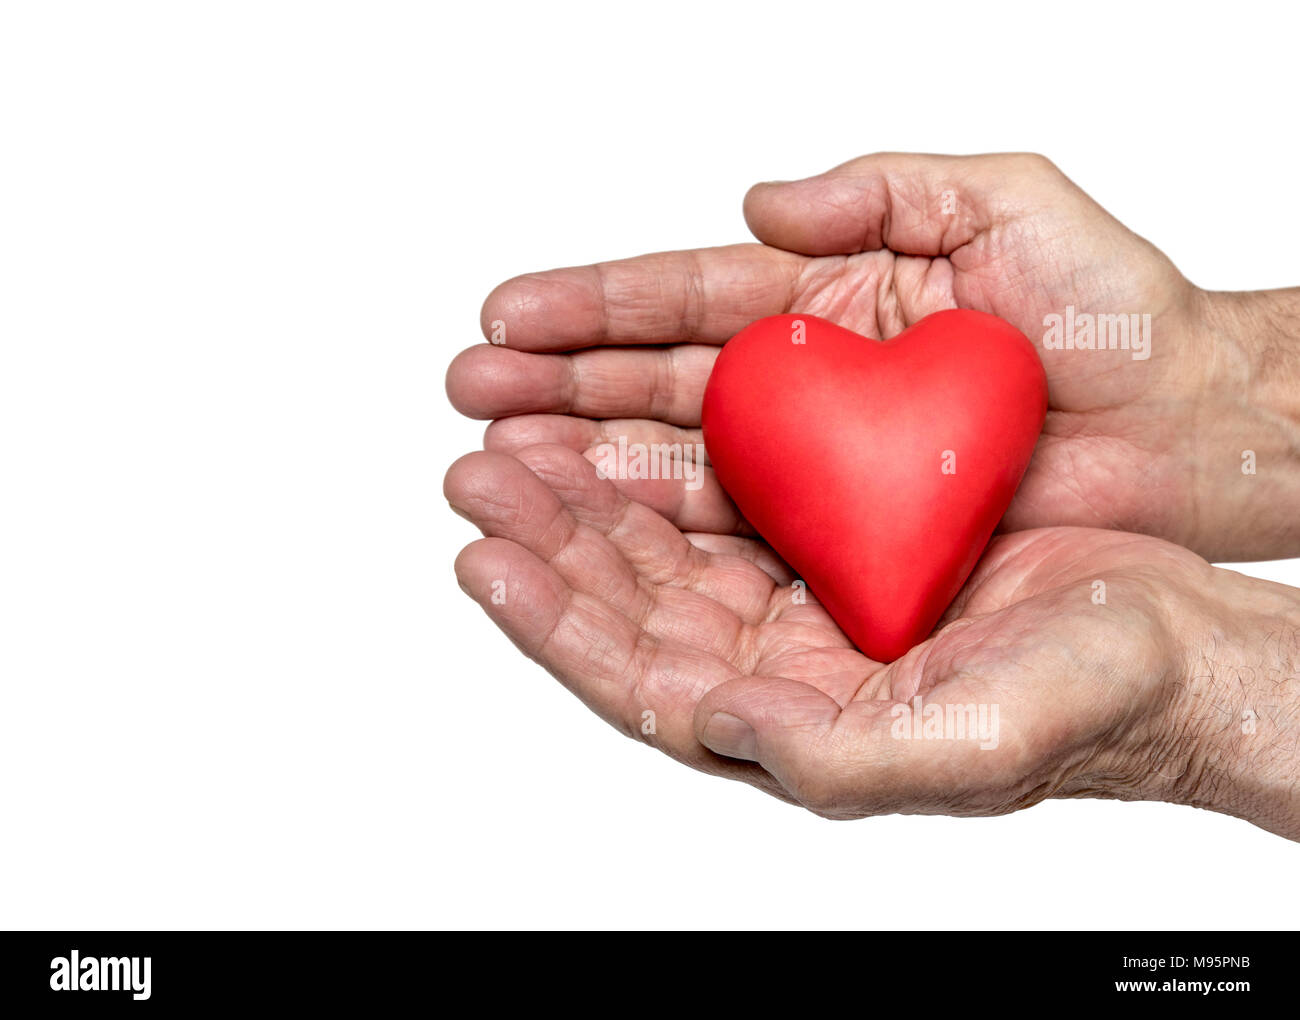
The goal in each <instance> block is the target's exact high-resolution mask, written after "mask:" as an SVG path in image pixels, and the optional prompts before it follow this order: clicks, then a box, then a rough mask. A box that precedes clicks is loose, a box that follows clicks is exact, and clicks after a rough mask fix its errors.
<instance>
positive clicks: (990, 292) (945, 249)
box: [447, 155, 1300, 559]
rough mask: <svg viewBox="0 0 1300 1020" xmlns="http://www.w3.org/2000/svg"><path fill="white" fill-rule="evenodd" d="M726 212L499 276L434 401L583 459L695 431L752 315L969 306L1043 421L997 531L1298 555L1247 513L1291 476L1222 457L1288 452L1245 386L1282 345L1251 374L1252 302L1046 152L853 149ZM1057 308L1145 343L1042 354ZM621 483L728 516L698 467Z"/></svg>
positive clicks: (1290, 525)
mask: <svg viewBox="0 0 1300 1020" xmlns="http://www.w3.org/2000/svg"><path fill="white" fill-rule="evenodd" d="M949 194H950V196H951V197H948V196H949ZM946 203H947V204H946ZM945 208H952V209H954V210H955V211H954V212H953V213H951V214H947V213H944V212H943V211H942V210H944V209H945ZM745 213H746V218H747V220H748V222H749V224H750V227H751V229H752V230H753V231H754V233H755V235H756V236H757V237H758V238H759V239H760V240H761V241H763V242H765V243H764V244H761V245H755V244H750V245H736V246H732V247H727V248H713V249H703V250H699V251H689V252H671V253H666V254H659V255H648V256H643V257H641V258H636V259H629V260H626V261H623V262H610V263H603V264H600V265H598V266H588V267H581V268H576V269H562V270H554V271H550V272H545V273H537V274H532V275H529V276H523V277H518V278H516V279H514V280H510V281H508V282H507V283H505V284H502V285H501V286H500V287H498V288H497V289H496V290H495V291H494V292H493V293H492V295H491V296H490V297H489V298H488V300H487V302H486V303H485V305H484V309H483V323H484V328H485V331H488V332H490V324H491V323H493V322H498V323H504V326H505V331H506V344H505V345H504V346H494V345H478V346H476V347H473V348H471V349H470V350H468V351H466V352H464V353H463V354H462V355H460V357H459V358H457V359H456V361H455V362H454V363H453V365H452V367H451V370H450V371H449V373H448V380H447V389H448V393H449V395H450V397H451V399H452V402H453V403H454V404H455V405H456V406H457V407H458V408H459V409H460V410H462V411H463V412H464V413H466V414H468V415H470V416H472V417H478V418H496V419H502V418H504V419H505V420H504V421H499V422H497V423H496V424H494V425H493V426H492V427H491V428H489V430H488V433H487V438H486V445H487V446H488V448H489V449H496V450H501V451H504V452H510V451H512V450H517V449H521V448H522V447H524V446H527V445H531V444H534V443H539V442H557V443H561V444H563V445H567V446H571V447H573V448H574V449H580V450H581V449H586V448H588V447H590V446H593V445H595V444H596V443H597V442H599V441H601V438H602V437H603V436H606V435H611V434H617V433H622V434H626V435H628V436H629V439H630V440H631V441H633V442H646V443H652V442H661V441H662V442H673V441H677V442H692V443H693V442H699V441H700V435H699V430H698V425H699V420H700V405H701V400H702V397H703V392H704V385H705V382H706V381H707V379H708V375H709V370H710V368H711V366H712V364H713V359H714V357H716V355H717V351H718V345H720V344H722V343H724V342H725V341H726V340H727V339H728V338H730V337H731V336H732V335H734V334H735V333H736V332H738V331H739V330H740V329H741V328H742V327H744V326H745V325H747V324H748V323H750V322H752V321H753V320H755V319H758V318H761V317H763V316H766V315H775V314H778V313H785V312H807V313H811V314H815V315H820V316H823V317H825V318H828V319H831V320H832V321H835V322H837V323H839V324H840V325H843V326H846V327H847V328H849V329H853V330H856V331H858V332H860V333H863V334H864V335H867V336H874V337H878V338H881V339H887V338H889V337H891V336H894V335H895V334H897V333H899V332H901V331H902V330H903V329H905V328H906V327H907V326H909V325H910V324H912V323H913V322H915V321H917V320H918V319H920V318H922V317H924V316H925V315H928V314H930V313H931V312H934V311H938V310H939V309H943V308H954V307H962V308H974V309H978V310H980V311H986V312H992V313H993V314H995V315H999V316H1001V317H1002V318H1004V319H1007V320H1008V321H1010V322H1012V323H1014V324H1015V325H1016V326H1017V327H1018V328H1020V329H1021V330H1022V331H1023V332H1024V333H1025V334H1026V335H1027V336H1028V337H1029V338H1030V340H1031V341H1033V342H1034V343H1035V345H1036V346H1037V347H1038V348H1039V352H1040V355H1041V356H1042V358H1043V363H1044V367H1045V368H1046V371H1047V375H1048V382H1049V393H1050V407H1049V410H1048V415H1047V421H1046V424H1045V426H1044V429H1043V435H1042V438H1041V440H1040V442H1039V445H1038V449H1037V452H1036V454H1035V457H1034V460H1033V463H1032V465H1031V466H1030V470H1029V473H1028V475H1027V476H1026V478H1025V480H1024V483H1023V484H1022V486H1021V488H1020V491H1019V493H1018V494H1017V496H1016V498H1015V501H1014V502H1013V503H1012V505H1011V507H1010V509H1009V511H1008V513H1007V515H1006V518H1005V520H1004V522H1003V528H1004V529H1006V530H1012V531H1014V530H1020V529H1023V528H1037V527H1049V526H1059V525H1078V526H1087V527H1105V528H1114V529H1118V530H1125V531H1136V532H1141V533H1143V534H1150V535H1155V536H1157V537H1161V538H1166V539H1168V540H1170V541H1173V542H1177V543H1179V544H1181V545H1185V546H1187V547H1189V548H1191V549H1193V550H1195V551H1197V552H1198V553H1200V554H1202V555H1203V556H1206V557H1208V558H1211V559H1259V558H1267V557H1269V556H1282V555H1292V554H1295V553H1296V552H1297V551H1300V534H1297V533H1296V527H1297V526H1296V525H1295V524H1294V522H1293V521H1290V520H1288V521H1280V520H1279V521H1274V520H1272V519H1271V518H1267V517H1266V515H1267V514H1268V513H1269V512H1270V511H1268V510H1267V509H1266V506H1271V505H1273V504H1274V503H1276V502H1277V501H1282V502H1283V503H1285V502H1286V501H1287V500H1289V501H1290V505H1292V506H1295V505H1300V504H1298V503H1297V501H1300V472H1296V473H1295V477H1292V475H1290V474H1288V475H1287V477H1286V479H1285V483H1284V484H1283V483H1282V482H1280V481H1279V482H1278V487H1277V488H1276V489H1271V490H1269V491H1267V492H1265V491H1262V490H1263V486H1262V485H1253V486H1247V485H1243V483H1242V481H1241V474H1240V471H1239V470H1238V468H1239V464H1240V460H1239V458H1240V452H1241V450H1242V449H1243V448H1245V447H1250V448H1251V449H1254V450H1256V451H1258V452H1259V456H1260V457H1270V458H1273V459H1274V460H1277V459H1282V458H1283V456H1287V457H1288V458H1290V459H1292V460H1293V459H1294V453H1295V449H1296V447H1297V444H1300V428H1297V426H1296V423H1295V421H1294V420H1291V419H1286V418H1284V417H1280V416H1279V415H1278V414H1276V413H1274V410H1273V409H1272V408H1270V407H1269V406H1268V401H1267V400H1262V399H1261V396H1262V394H1260V393H1259V392H1258V390H1259V388H1260V387H1263V386H1266V385H1268V383H1267V382H1266V380H1265V378H1263V377H1264V376H1265V375H1273V374H1275V373H1278V372H1279V370H1284V371H1285V373H1286V376H1287V378H1288V379H1294V380H1295V381H1296V382H1297V383H1300V373H1293V369H1294V365H1293V364H1292V362H1293V361H1294V359H1289V360H1288V364H1287V365H1286V366H1279V365H1278V364H1276V363H1272V364H1270V365H1269V366H1268V373H1264V372H1262V371H1261V370H1260V368H1259V365H1260V363H1261V361H1262V360H1263V359H1264V356H1265V355H1266V353H1267V351H1268V349H1269V347H1270V345H1269V343H1268V341H1267V340H1265V339H1262V338H1261V336H1260V332H1261V331H1260V330H1259V328H1258V327H1257V325H1256V323H1254V322H1253V321H1252V320H1253V319H1254V318H1258V317H1260V316H1257V315H1254V314H1253V311H1252V309H1250V308H1244V309H1243V308H1238V304H1240V302H1237V301H1233V300H1229V299H1227V298H1226V297H1225V298H1224V299H1223V300H1212V296H1211V295H1208V294H1206V292H1204V291H1201V290H1199V289H1198V288H1196V287H1194V286H1193V285H1192V284H1190V283H1189V282H1188V281H1187V280H1186V279H1184V278H1183V276H1182V275H1181V274H1180V273H1179V272H1178V271H1177V269H1175V268H1174V266H1173V264H1172V263H1171V262H1170V261H1169V260H1168V259H1167V258H1165V257H1164V256H1163V255H1162V254H1161V253H1160V252H1159V251H1158V250H1156V249H1155V248H1154V247H1153V246H1152V245H1150V244H1149V243H1148V242H1146V241H1144V240H1143V239H1142V238H1140V237H1138V236H1137V235H1135V234H1133V233H1132V232H1130V231H1129V230H1128V229H1126V228H1125V227H1124V226H1123V225H1121V224H1120V223H1119V222H1117V221H1116V220H1115V219H1114V218H1113V217H1111V216H1110V215H1109V214H1108V213H1107V212H1106V211H1105V210H1103V209H1102V208H1101V207H1100V206H1098V205H1097V204H1096V203H1095V202H1093V201H1092V199H1090V198H1089V197H1088V196H1087V195H1085V194H1084V193H1083V192H1082V191H1081V190H1079V188H1078V187H1076V186H1075V185H1074V184H1073V183H1072V182H1071V181H1069V180H1068V179H1067V178H1066V177H1065V176H1064V175H1063V174H1061V173H1060V171H1058V170H1057V169H1056V168H1055V167H1054V166H1053V165H1052V164H1051V163H1049V162H1048V161H1046V160H1044V159H1043V158H1042V157H1039V156H1030V155H1009V156H978V157H940V156H903V155H884V156H869V157H864V158H863V159H860V160H855V161H853V162H851V163H848V164H845V165H844V166H842V167H839V168H837V169H836V170H833V171H831V172H829V173H827V174H824V175H822V176H820V177H814V178H811V179H809V180H806V181H798V182H790V183H779V184H763V185H758V186H756V187H755V188H754V189H752V190H751V191H750V193H749V195H748V196H747V198H746V201H745ZM1067 305H1073V306H1074V307H1075V309H1076V310H1077V311H1080V312H1082V311H1092V312H1104V313H1108V314H1113V313H1140V314H1149V315H1150V316H1151V318H1152V325H1151V333H1152V343H1151V356H1150V358H1149V359H1147V360H1134V358H1133V356H1132V353H1131V352H1128V351H1123V350H1117V351H1062V350H1046V349H1044V348H1043V345H1042V339H1043V335H1044V333H1045V328H1044V324H1043V320H1044V317H1045V316H1046V315H1049V314H1058V315H1059V314H1064V311H1065V308H1066V306H1067ZM648 344H655V345H665V344H670V345H672V346H668V347H657V348H646V347H645V346H643V345H648ZM629 345H637V349H628V346H629ZM583 348H596V349H585V350H583ZM575 351H576V353H574V352H575ZM559 352H562V353H559ZM1274 361H1276V359H1274ZM1292 392H1294V390H1292ZM602 419H615V420H614V421H607V422H604V423H602V421H601V420H602ZM637 495H638V498H642V499H645V500H646V501H647V502H649V503H650V505H653V506H655V507H656V508H657V509H660V510H662V511H664V512H665V513H666V515H667V516H669V518H670V519H672V520H674V521H676V522H677V523H678V524H680V525H681V526H682V527H686V528H692V529H697V530H708V531H717V532H724V533H729V532H735V531H740V532H744V530H745V528H744V525H743V523H742V522H740V521H739V519H738V517H737V515H736V511H735V509H734V507H732V506H731V505H730V503H729V501H728V500H727V499H726V497H725V494H723V493H722V492H721V490H720V489H719V488H718V487H717V485H716V482H715V481H714V480H713V478H712V476H711V474H709V475H707V482H706V485H705V486H704V488H703V489H702V490H700V491H698V492H688V491H685V490H682V489H681V488H680V487H678V488H676V489H673V488H670V487H666V486H643V487H641V489H640V490H639V491H638V492H637ZM1295 516H1296V515H1291V517H1293V518H1294V517H1295Z"/></svg>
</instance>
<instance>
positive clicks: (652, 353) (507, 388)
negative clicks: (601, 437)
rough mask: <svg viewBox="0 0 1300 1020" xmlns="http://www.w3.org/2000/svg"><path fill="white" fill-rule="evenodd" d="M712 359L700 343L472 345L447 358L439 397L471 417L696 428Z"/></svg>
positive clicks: (708, 349)
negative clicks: (532, 348)
mask: <svg viewBox="0 0 1300 1020" xmlns="http://www.w3.org/2000/svg"><path fill="white" fill-rule="evenodd" d="M717 356H718V349H717V348H714V347H705V346H702V345H700V344H679V345H677V346H674V347H663V348H654V349H641V350H616V349H610V348H599V349H597V350H591V351H580V352H578V353H576V354H567V355H557V354H531V353H528V352H526V351H519V350H512V349H510V348H508V347H496V346H493V345H489V344H480V345H478V346H477V347H471V348H469V349H468V350H465V351H462V352H461V353H460V354H458V355H457V356H456V358H455V359H454V360H453V361H452V364H451V367H450V368H448V370H447V396H448V397H449V398H450V399H451V402H452V404H453V405H454V406H455V407H456V409H457V410H458V411H460V412H461V413H462V414H464V415H467V416H469V417H471V418H506V417H510V416H512V415H518V414H532V413H538V412H542V413H548V414H555V413H559V414H573V415H578V416H581V417H583V418H654V419H658V420H660V421H665V422H670V423H674V424H678V425H698V424H699V423H700V408H701V405H702V404H703V401H704V387H705V384H706V383H707V382H708V381H709V373H710V372H711V371H712V370H713V362H714V360H715V359H716V358H717Z"/></svg>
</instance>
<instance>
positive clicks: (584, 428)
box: [483, 414, 756, 536]
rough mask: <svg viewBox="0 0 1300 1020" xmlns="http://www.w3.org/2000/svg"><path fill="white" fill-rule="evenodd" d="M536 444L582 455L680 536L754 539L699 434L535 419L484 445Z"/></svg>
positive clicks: (490, 436) (508, 425)
mask: <svg viewBox="0 0 1300 1020" xmlns="http://www.w3.org/2000/svg"><path fill="white" fill-rule="evenodd" d="M541 443H555V444H558V445H560V446H565V447H568V448H569V449H571V450H577V451H579V452H581V453H583V454H584V455H585V456H586V457H587V459H588V460H590V461H591V462H592V463H593V464H595V465H596V466H597V467H598V468H599V469H600V472H601V473H602V474H603V475H604V477H606V478H609V479H611V480H612V481H613V482H614V485H615V486H616V487H617V488H618V490H619V491H620V492H622V493H623V494H624V495H625V496H627V497H628V498H629V499H631V500H634V501H635V502H637V503H641V504H642V505H644V506H648V507H649V508H650V509H651V510H653V511H654V512H655V513H657V514H659V515H660V516H661V517H664V518H665V519H667V520H668V521H670V522H671V523H672V524H673V526H674V527H676V528H677V529H678V530H680V531H701V532H714V533H716V534H722V535H751V536H752V535H754V534H756V533H755V531H754V529H753V527H752V526H751V525H750V524H749V522H748V521H746V520H745V519H744V517H742V516H741V514H740V511H739V510H738V509H736V504H735V503H733V502H732V501H731V497H730V496H728V495H727V493H726V491H725V490H724V489H723V488H722V484H721V483H720V482H719V481H718V478H717V475H716V474H715V473H714V471H713V469H712V468H711V467H709V466H708V463H707V462H708V455H707V453H706V452H705V449H704V435H703V433H702V432H701V431H700V430H699V429H682V428H677V427H675V426H672V425H668V424H665V423H664V422H658V421H650V420H649V419H643V418H629V419H617V420H607V421H591V420H589V419H586V418H573V417H569V416H566V415H559V414H533V415H521V416H520V417H517V418H503V419H501V420H499V421H495V422H493V423H492V424H491V425H489V426H488V429H487V432H486V433H485V434H484V437H483V445H484V447H485V448H487V449H489V450H499V451H501V452H502V453H517V452H518V451H520V450H522V449H526V448H527V447H529V446H536V445H538V444H541ZM642 476H645V477H642Z"/></svg>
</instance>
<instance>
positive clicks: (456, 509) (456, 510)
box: [447, 503, 474, 521]
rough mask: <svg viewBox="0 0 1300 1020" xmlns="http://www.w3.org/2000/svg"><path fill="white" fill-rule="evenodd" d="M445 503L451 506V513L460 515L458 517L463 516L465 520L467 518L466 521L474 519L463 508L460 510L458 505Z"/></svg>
mask: <svg viewBox="0 0 1300 1020" xmlns="http://www.w3.org/2000/svg"><path fill="white" fill-rule="evenodd" d="M447 505H448V506H449V507H451V512H452V513H454V514H457V515H458V516H460V517H464V518H465V520H467V521H473V520H474V518H473V517H471V516H470V515H469V514H467V513H466V512H465V511H464V510H462V509H461V508H460V507H458V506H457V505H456V504H455V503H448V504H447Z"/></svg>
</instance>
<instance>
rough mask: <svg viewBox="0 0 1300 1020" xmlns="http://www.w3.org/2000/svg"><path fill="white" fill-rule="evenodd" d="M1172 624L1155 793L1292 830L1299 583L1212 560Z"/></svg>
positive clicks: (1299, 820) (1297, 823) (1295, 825)
mask: <svg viewBox="0 0 1300 1020" xmlns="http://www.w3.org/2000/svg"><path fill="white" fill-rule="evenodd" d="M1173 626H1174V628H1175V633H1176V634H1177V637H1178V644H1179V646H1180V648H1181V660H1182V661H1181V663H1180V664H1179V666H1178V667H1177V669H1176V670H1175V672H1174V674H1173V675H1174V677H1175V680H1174V683H1173V687H1172V689H1171V691H1170V698H1169V704H1168V709H1167V712H1166V714H1165V718H1163V719H1162V720H1161V721H1160V722H1161V730H1162V736H1163V739H1164V740H1165V741H1167V742H1168V743H1167V748H1168V749H1169V750H1170V751H1171V753H1169V754H1167V755H1165V754H1161V755H1156V756H1153V757H1152V759H1151V761H1152V763H1153V765H1155V766H1156V768H1155V769H1154V771H1156V772H1157V773H1158V775H1156V776H1154V777H1153V778H1154V779H1155V780H1156V783H1157V785H1161V786H1163V790H1162V793H1161V799H1164V800H1169V801H1173V802H1175V803H1181V804H1190V805H1193V806H1196V807H1203V808H1208V809H1210V810H1213V811H1220V812H1223V813H1225V814H1231V815H1236V816H1237V817H1240V818H1245V819H1247V820H1248V821H1251V822H1253V823H1255V824H1256V825H1259V826H1261V827H1263V828H1265V829H1268V830H1270V831H1272V832H1276V833H1278V834H1279V835H1282V836H1286V837H1287V838H1289V839H1296V840H1300V590H1297V589H1295V588H1289V587H1287V586H1286V585H1281V584H1274V583H1272V582H1269V581H1261V580H1257V579H1254V578H1249V577H1245V576H1243V575H1241V574H1238V573H1236V572H1234V571H1230V570H1223V569H1218V568H1210V569H1209V570H1208V571H1207V584H1206V585H1205V587H1204V588H1202V589H1201V590H1200V591H1199V592H1198V593H1197V594H1196V595H1195V596H1194V598H1193V601H1192V603H1191V604H1190V605H1189V606H1186V607H1184V608H1183V609H1182V610H1181V611H1180V612H1179V613H1178V614H1176V617H1175V618H1174V625H1173Z"/></svg>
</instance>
